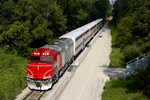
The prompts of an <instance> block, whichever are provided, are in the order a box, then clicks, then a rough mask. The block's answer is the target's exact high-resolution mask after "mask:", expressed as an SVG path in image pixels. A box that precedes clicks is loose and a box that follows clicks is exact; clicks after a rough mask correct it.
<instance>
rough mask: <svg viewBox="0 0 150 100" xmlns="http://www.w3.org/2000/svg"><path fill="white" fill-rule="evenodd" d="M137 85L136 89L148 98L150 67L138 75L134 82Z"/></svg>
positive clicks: (149, 92)
mask: <svg viewBox="0 0 150 100" xmlns="http://www.w3.org/2000/svg"><path fill="white" fill-rule="evenodd" d="M134 83H136V84H135V85H136V89H137V90H139V91H143V93H144V94H145V95H147V96H149V94H150V67H149V68H147V69H146V70H141V71H139V72H138V73H136V77H135V80H134Z"/></svg>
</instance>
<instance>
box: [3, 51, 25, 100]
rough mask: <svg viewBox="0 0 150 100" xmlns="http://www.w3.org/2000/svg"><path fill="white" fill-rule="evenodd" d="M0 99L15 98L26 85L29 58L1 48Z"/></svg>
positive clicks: (10, 99)
mask: <svg viewBox="0 0 150 100" xmlns="http://www.w3.org/2000/svg"><path fill="white" fill-rule="evenodd" d="M0 54H1V55H0V100H13V99H14V98H15V96H16V95H17V94H18V93H20V92H21V90H22V89H24V88H25V87H26V63H27V60H26V59H24V58H22V57H18V56H16V55H10V54H8V53H4V51H3V50H1V49H0Z"/></svg>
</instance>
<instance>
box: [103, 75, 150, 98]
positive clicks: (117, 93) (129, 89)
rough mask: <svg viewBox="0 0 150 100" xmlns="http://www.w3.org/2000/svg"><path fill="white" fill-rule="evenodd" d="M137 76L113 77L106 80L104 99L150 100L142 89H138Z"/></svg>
mask: <svg viewBox="0 0 150 100" xmlns="http://www.w3.org/2000/svg"><path fill="white" fill-rule="evenodd" d="M135 77H137V76H129V77H127V78H125V79H122V78H119V79H112V80H111V81H109V82H106V85H105V87H104V92H103V94H102V100H148V97H146V96H145V94H144V93H143V92H142V91H138V90H137V88H136V85H137V83H135ZM140 80H141V79H140ZM138 81H139V80H138ZM138 81H136V82H138Z"/></svg>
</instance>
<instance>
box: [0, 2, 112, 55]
mask: <svg viewBox="0 0 150 100" xmlns="http://www.w3.org/2000/svg"><path fill="white" fill-rule="evenodd" d="M110 9H111V5H110V3H109V0H1V1H0V47H1V48H3V49H5V51H9V52H10V51H11V52H14V51H15V52H17V53H18V54H21V55H23V56H26V55H28V53H29V52H31V50H32V48H37V47H40V46H42V45H44V44H46V43H49V42H51V41H52V40H54V39H55V38H58V37H59V36H60V35H63V34H65V33H66V32H68V31H70V30H73V29H75V28H77V27H79V26H82V25H84V24H86V23H88V22H90V21H92V20H95V19H97V18H106V17H107V16H109V15H110ZM26 53H27V54H26Z"/></svg>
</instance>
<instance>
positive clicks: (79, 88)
mask: <svg viewBox="0 0 150 100" xmlns="http://www.w3.org/2000/svg"><path fill="white" fill-rule="evenodd" d="M99 34H100V35H101V36H102V37H99V38H98V39H97V40H96V41H95V43H94V44H93V45H92V48H91V50H90V51H89V53H88V54H87V56H86V58H85V59H84V60H83V62H82V63H81V65H80V66H79V67H78V68H77V70H76V72H75V74H74V76H73V78H72V79H71V81H70V83H69V84H68V86H67V87H66V89H65V90H64V92H63V93H62V95H61V96H60V98H59V100H100V99H101V94H102V91H103V87H104V85H105V82H106V81H108V80H109V76H108V74H107V73H105V72H107V69H108V67H107V66H109V63H110V59H109V55H110V53H111V34H110V29H109V27H108V25H107V24H106V25H105V26H104V27H103V29H102V31H100V32H99V33H98V35H99Z"/></svg>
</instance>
